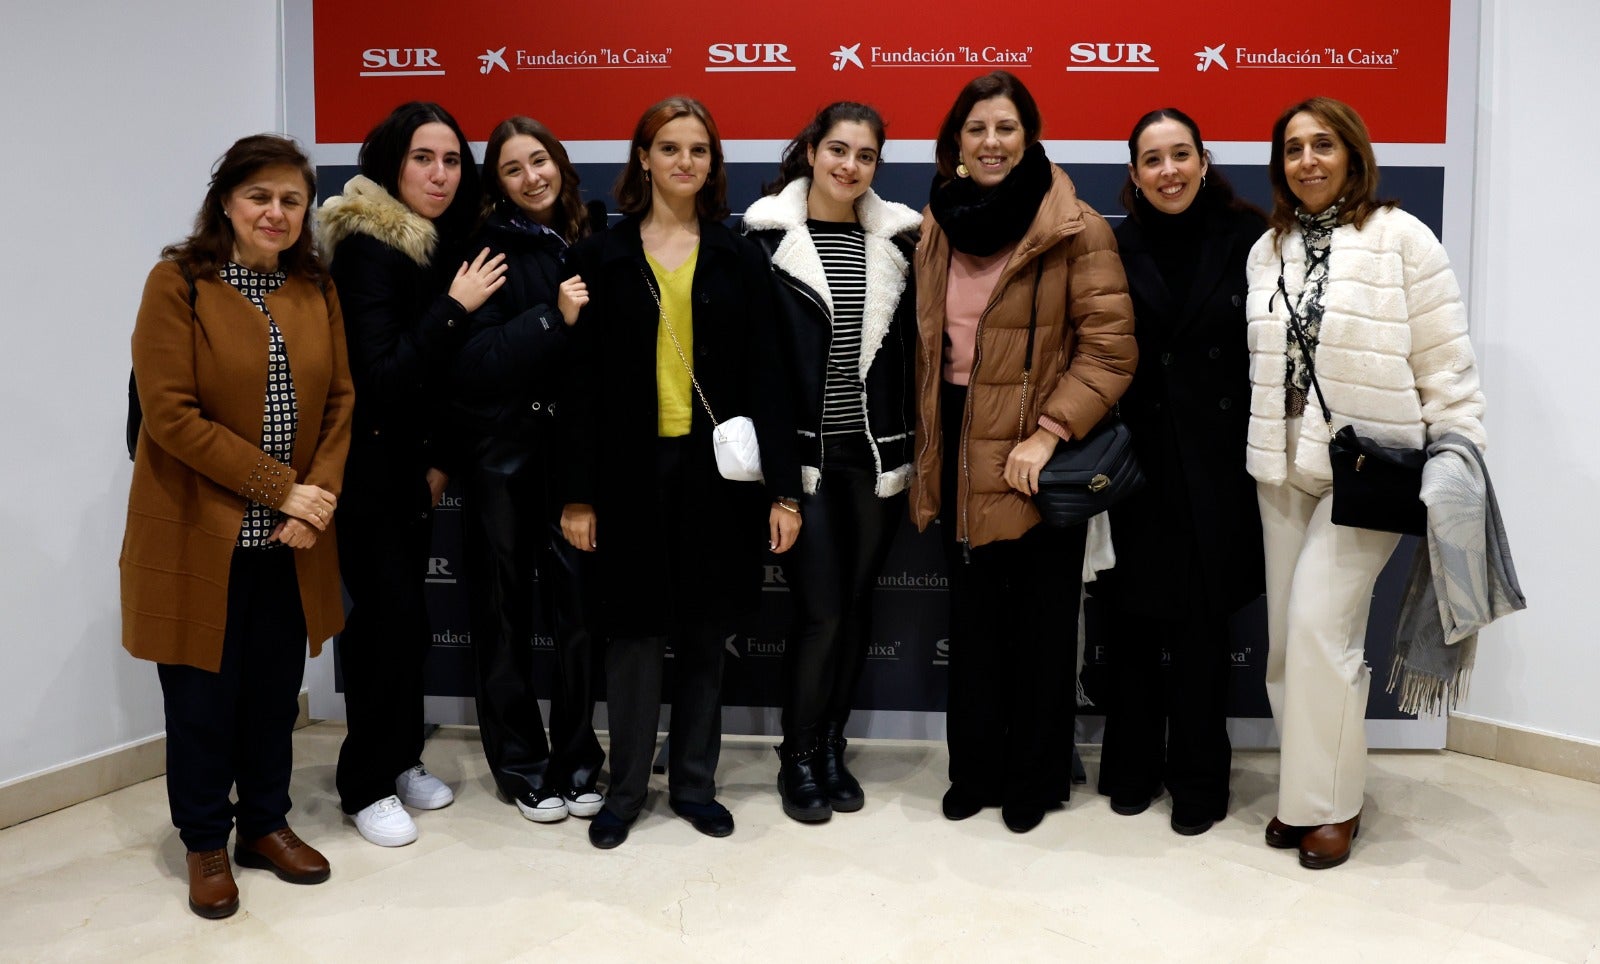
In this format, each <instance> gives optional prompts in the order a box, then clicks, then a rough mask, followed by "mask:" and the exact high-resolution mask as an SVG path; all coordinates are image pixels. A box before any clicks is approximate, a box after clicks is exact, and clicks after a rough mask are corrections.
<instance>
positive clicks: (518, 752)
mask: <svg viewBox="0 0 1600 964" xmlns="http://www.w3.org/2000/svg"><path fill="white" fill-rule="evenodd" d="M473 455H474V460H473V465H472V466H471V468H470V469H469V470H468V473H467V476H466V489H467V500H466V507H465V518H464V519H463V520H462V521H463V523H464V527H463V528H464V531H463V536H464V542H465V549H466V563H467V569H466V576H467V604H468V617H469V619H470V621H471V625H472V655H473V659H474V661H475V662H476V664H477V674H478V691H477V709H478V734H479V737H480V738H481V739H482V741H483V752H484V756H485V757H486V758H487V759H488V761H489V769H490V772H491V773H492V774H493V775H494V780H495V783H496V784H497V785H498V786H499V787H500V790H501V792H502V793H504V794H506V796H508V797H515V796H517V795H519V794H521V793H525V792H527V791H528V790H530V789H535V790H537V789H542V788H545V787H547V786H548V787H550V788H553V789H555V790H558V791H559V790H563V789H566V788H568V787H577V788H585V789H590V788H593V787H594V785H595V781H596V779H597V778H598V777H599V775H600V764H601V763H602V762H603V761H604V760H605V753H604V751H602V750H601V749H600V741H599V740H598V739H596V737H595V733H594V719H593V718H594V691H593V690H594V655H593V654H594V646H593V643H592V638H591V635H590V632H589V627H588V618H587V615H588V614H587V610H588V606H587V604H586V600H585V598H584V590H585V588H586V587H585V582H586V580H585V579H584V575H585V573H584V570H585V569H586V568H587V563H588V559H587V557H585V555H584V553H582V552H579V551H578V550H577V549H574V548H573V547H572V546H571V545H570V544H568V542H567V540H566V539H565V538H563V537H562V535H561V524H560V509H559V507H557V506H555V505H554V504H553V503H552V501H551V499H550V498H549V496H548V493H547V488H548V487H547V484H546V481H547V480H546V476H545V472H546V466H545V465H544V464H543V463H542V461H540V460H539V458H538V455H537V453H535V452H534V451H533V449H532V447H531V446H530V445H529V443H527V442H524V441H518V440H496V439H482V440H479V441H478V443H477V444H476V446H475V451H474V453H473ZM536 583H537V592H536V590H535V584H536ZM535 599H537V600H538V603H539V605H541V606H542V607H543V610H544V614H545V617H546V623H547V624H548V625H549V626H550V628H551V630H552V632H553V634H554V637H555V679H554V680H553V684H554V685H553V692H552V695H551V700H550V738H549V740H548V741H547V740H546V739H545V732H544V721H543V718H542V717H541V715H540V712H539V701H538V697H537V696H536V695H535V693H534V685H533V677H534V670H533V654H534V649H533V638H532V637H533V609H534V605H535Z"/></svg>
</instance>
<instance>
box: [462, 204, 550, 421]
mask: <svg viewBox="0 0 1600 964" xmlns="http://www.w3.org/2000/svg"><path fill="white" fill-rule="evenodd" d="M484 248H488V249H489V252H490V254H491V256H493V255H496V254H504V255H505V256H506V274H505V278H506V281H505V284H503V285H501V286H500V289H499V290H498V291H496V292H495V293H494V295H493V296H492V297H490V299H489V300H488V301H487V302H486V303H485V304H484V305H483V307H481V308H479V309H478V310H477V311H475V312H473V314H472V323H471V326H470V328H469V331H468V334H467V342H466V344H465V345H464V346H462V348H461V351H460V353H459V354H458V355H457V356H456V360H455V367H454V370H453V372H452V382H453V390H454V395H455V404H456V421H457V424H458V426H459V428H460V431H461V432H462V433H463V435H464V436H465V437H466V438H467V440H468V441H469V443H470V442H471V441H473V440H478V439H483V438H488V437H493V438H498V439H505V440H516V441H522V442H527V443H529V444H533V443H535V442H536V441H537V440H538V439H540V438H542V437H543V433H544V431H545V429H547V428H548V427H549V426H550V424H551V421H552V418H553V416H554V414H555V408H556V403H557V400H558V396H559V395H560V385H561V381H562V379H563V377H564V372H565V368H566V366H567V365H568V364H569V363H570V360H571V353H570V351H569V349H570V348H571V344H572V338H571V331H572V329H571V328H569V327H568V326H567V325H566V324H565V323H564V322H563V321H562V320H561V312H560V311H559V310H558V309H557V307H556V298H557V293H558V289H559V286H560V284H561V281H562V279H563V277H564V276H565V274H566V264H565V262H566V251H567V246H566V244H565V243H563V242H562V240H561V239H560V238H558V237H556V236H555V235H553V234H550V233H549V232H534V231H530V230H527V229H525V228H521V227H518V226H517V225H515V224H513V223H512V222H511V220H510V219H509V218H507V217H505V216H504V215H503V214H501V213H500V212H498V211H497V212H495V213H494V214H492V215H490V217H489V220H488V221H487V222H486V223H485V224H484V226H483V230H482V232H480V234H479V236H478V237H477V238H476V239H474V240H473V242H472V243H471V244H469V245H467V250H468V251H480V250H482V249H484Z"/></svg>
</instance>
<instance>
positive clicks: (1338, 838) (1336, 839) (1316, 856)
mask: <svg viewBox="0 0 1600 964" xmlns="http://www.w3.org/2000/svg"><path fill="white" fill-rule="evenodd" d="M1360 832H1361V814H1359V813H1358V814H1356V815H1355V816H1353V817H1351V818H1350V819H1349V820H1346V821H1344V822H1343V823H1325V824H1323V825H1322V826H1320V827H1317V828H1316V829H1314V830H1312V831H1311V832H1310V833H1308V834H1306V835H1305V836H1304V837H1301V838H1300V866H1302V867H1306V868H1308V869H1310V870H1327V869H1328V868H1329V867H1337V866H1339V865H1340V864H1342V863H1344V862H1345V861H1346V860H1349V859H1350V842H1351V841H1352V840H1354V839H1355V838H1356V835H1357V834H1359V833H1360Z"/></svg>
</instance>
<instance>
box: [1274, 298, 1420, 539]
mask: <svg viewBox="0 0 1600 964" xmlns="http://www.w3.org/2000/svg"><path fill="white" fill-rule="evenodd" d="M1278 292H1279V293H1280V294H1282V295H1283V300H1284V304H1285V306H1286V307H1288V309H1289V330H1290V331H1292V332H1294V337H1295V340H1296V341H1298V342H1299V343H1300V353H1301V354H1302V355H1304V356H1305V359H1306V371H1307V373H1309V374H1310V375H1311V387H1312V389H1314V390H1315V391H1316V394H1317V405H1318V407H1320V408H1321V409H1322V420H1323V421H1324V422H1325V423H1327V426H1328V463H1329V464H1330V465H1331V466H1332V467H1333V513H1332V517H1333V524H1334V525H1336V526H1349V527H1350V528H1353V529H1376V530H1378V531H1380V532H1398V533H1400V534H1401V535H1410V536H1420V535H1422V534H1423V533H1425V532H1426V531H1427V529H1428V507H1427V506H1426V505H1424V504H1423V502H1422V467H1423V466H1424V465H1426V464H1427V462H1428V453H1427V451H1426V450H1424V449H1405V448H1394V447H1392V446H1388V445H1382V444H1380V443H1379V442H1377V441H1375V440H1373V439H1370V438H1367V437H1366V436H1364V435H1358V434H1356V430H1355V429H1354V428H1353V427H1351V426H1349V425H1346V426H1345V427H1343V428H1341V429H1339V430H1338V431H1334V428H1333V412H1332V411H1330V410H1329V409H1328V402H1327V400H1326V399H1324V398H1323V397H1322V386H1321V385H1320V384H1318V382H1317V367H1316V365H1315V364H1314V363H1313V361H1312V350H1311V345H1310V343H1309V342H1308V341H1307V339H1306V336H1305V331H1304V330H1303V328H1302V327H1301V324H1300V313H1299V312H1298V311H1296V310H1295V307H1294V302H1293V301H1292V300H1291V299H1290V298H1289V292H1288V290H1287V289H1286V288H1285V287H1284V283H1283V273H1282V272H1281V271H1280V272H1279V274H1278Z"/></svg>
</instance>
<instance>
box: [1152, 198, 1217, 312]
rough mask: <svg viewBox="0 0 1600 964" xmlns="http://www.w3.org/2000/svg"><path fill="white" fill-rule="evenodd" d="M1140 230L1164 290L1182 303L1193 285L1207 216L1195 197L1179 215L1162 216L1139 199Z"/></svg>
mask: <svg viewBox="0 0 1600 964" xmlns="http://www.w3.org/2000/svg"><path fill="white" fill-rule="evenodd" d="M1139 204H1140V205H1141V206H1142V210H1141V211H1140V212H1139V227H1140V229H1141V230H1142V231H1143V233H1144V238H1145V243H1146V245H1148V246H1149V249H1150V256H1151V257H1152V258H1153V259H1155V263H1156V269H1157V270H1158V271H1160V272H1161V280H1162V281H1164V282H1166V285H1167V291H1169V292H1171V294H1172V297H1173V298H1174V299H1175V300H1177V301H1179V302H1181V301H1183V300H1184V299H1185V298H1187V297H1188V296H1189V289H1190V288H1192V287H1193V286H1194V271H1195V263H1196V262H1197V261H1198V260H1199V258H1200V243H1201V239H1202V238H1203V237H1204V236H1205V228H1206V213H1205V211H1204V210H1203V208H1204V205H1203V204H1201V202H1200V200H1199V199H1198V198H1197V199H1196V200H1195V203H1193V204H1191V205H1189V206H1188V207H1187V208H1185V209H1184V210H1183V211H1181V212H1180V213H1178V214H1163V213H1162V212H1160V211H1158V210H1156V209H1155V207H1154V206H1153V205H1151V204H1150V202H1148V201H1146V200H1144V199H1143V198H1140V200H1139Z"/></svg>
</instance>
